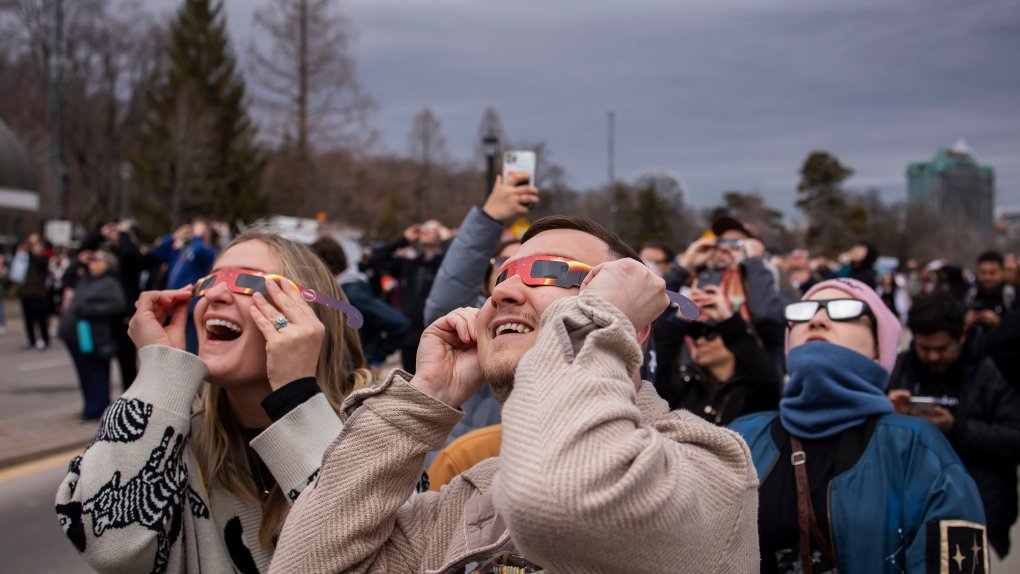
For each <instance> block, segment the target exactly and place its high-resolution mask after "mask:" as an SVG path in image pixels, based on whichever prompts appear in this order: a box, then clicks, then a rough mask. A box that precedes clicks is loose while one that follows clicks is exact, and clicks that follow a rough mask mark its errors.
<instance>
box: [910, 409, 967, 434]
mask: <svg viewBox="0 0 1020 574" xmlns="http://www.w3.org/2000/svg"><path fill="white" fill-rule="evenodd" d="M912 414H913V415H914V416H915V417H921V418H922V419H925V420H927V421H928V422H930V423H931V424H933V425H935V426H936V427H938V429H939V430H940V431H942V432H943V434H948V433H949V431H950V430H952V428H953V423H954V422H956V418H955V417H953V413H951V412H949V411H948V410H946V409H944V408H942V407H940V406H936V407H935V408H934V409H932V411H931V412H915V413H912Z"/></svg>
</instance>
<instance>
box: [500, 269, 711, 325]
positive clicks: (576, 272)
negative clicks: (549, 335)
mask: <svg viewBox="0 0 1020 574" xmlns="http://www.w3.org/2000/svg"><path fill="white" fill-rule="evenodd" d="M589 271H591V266H590V265H588V264H586V263H581V262H580V261H575V260H573V259H567V258H566V257H557V256H554V255H532V256H530V257H521V258H520V259H515V260H513V261H507V262H506V263H504V264H503V267H502V268H501V269H500V271H499V275H497V276H496V285H499V284H500V283H502V282H504V281H506V280H507V279H509V278H511V277H513V276H514V275H516V276H518V277H520V278H521V282H522V283H524V284H525V285H527V286H528V287H544V286H553V287H562V288H564V289H570V288H571V287H580V286H581V283H582V282H583V281H584V278H585V277H587V276H588V272H589ZM666 296H667V297H669V300H670V301H671V302H673V303H675V304H677V306H679V308H680V314H681V315H683V316H684V318H685V319H687V320H689V321H693V320H694V319H697V318H698V316H699V315H700V314H701V309H700V308H698V306H697V305H696V304H695V303H694V301H691V300H690V299H688V298H687V297H684V296H683V295H681V294H679V293H677V292H675V291H670V290H668V289H667V290H666Z"/></svg>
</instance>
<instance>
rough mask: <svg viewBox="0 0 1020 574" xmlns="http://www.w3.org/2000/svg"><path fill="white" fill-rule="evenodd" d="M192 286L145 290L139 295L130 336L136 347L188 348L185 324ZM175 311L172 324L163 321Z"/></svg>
mask: <svg viewBox="0 0 1020 574" xmlns="http://www.w3.org/2000/svg"><path fill="white" fill-rule="evenodd" d="M191 291H192V286H191V285H186V286H184V287H181V288H180V289H173V290H168V291H145V292H144V293H142V294H141V295H139V296H138V302H137V303H135V307H136V309H135V314H134V316H132V317H131V322H130V323H128V336H129V337H131V340H132V341H133V342H134V344H135V347H138V348H139V349H141V348H142V347H144V346H146V345H166V346H167V347H173V348H175V349H181V350H183V349H184V326H185V325H186V324H187V320H188V306H189V305H190V304H191ZM171 313H172V314H173V317H172V318H171V319H170V324H169V325H167V326H166V327H164V326H163V323H165V322H166V318H167V317H168V316H170V315H171Z"/></svg>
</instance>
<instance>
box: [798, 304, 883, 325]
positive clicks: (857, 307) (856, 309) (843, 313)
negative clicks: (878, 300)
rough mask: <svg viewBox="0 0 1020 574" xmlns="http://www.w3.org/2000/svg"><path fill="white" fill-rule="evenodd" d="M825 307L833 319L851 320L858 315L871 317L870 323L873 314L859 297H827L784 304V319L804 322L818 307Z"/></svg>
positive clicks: (872, 319) (809, 318) (812, 316)
mask: <svg viewBox="0 0 1020 574" xmlns="http://www.w3.org/2000/svg"><path fill="white" fill-rule="evenodd" d="M822 308H824V309H825V312H826V314H828V315H829V319H832V320H833V321H852V320H854V319H856V318H858V317H860V316H862V315H863V316H866V317H869V318H871V322H872V324H874V322H875V316H874V315H873V314H872V312H871V308H870V307H868V304H867V303H865V302H864V301H861V300H860V299H829V300H828V301H810V300H809V301H797V302H796V303H790V304H789V305H787V306H786V310H785V316H786V320H787V321H789V322H791V323H806V322H808V321H810V320H811V319H812V318H814V316H815V314H816V313H818V310H819V309H822Z"/></svg>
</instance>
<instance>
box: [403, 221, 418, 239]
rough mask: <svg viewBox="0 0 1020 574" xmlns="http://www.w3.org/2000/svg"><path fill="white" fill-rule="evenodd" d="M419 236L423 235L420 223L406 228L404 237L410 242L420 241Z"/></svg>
mask: <svg viewBox="0 0 1020 574" xmlns="http://www.w3.org/2000/svg"><path fill="white" fill-rule="evenodd" d="M419 237H421V224H420V223H415V224H414V225H412V226H410V227H408V228H407V229H405V230H404V239H406V240H407V242H408V243H414V242H415V241H418V238H419Z"/></svg>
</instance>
